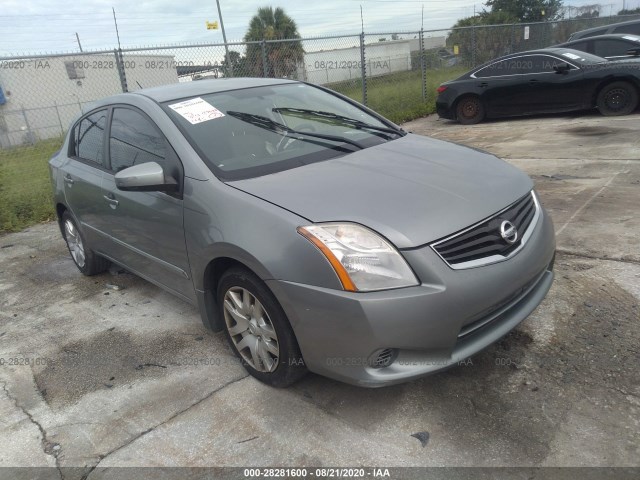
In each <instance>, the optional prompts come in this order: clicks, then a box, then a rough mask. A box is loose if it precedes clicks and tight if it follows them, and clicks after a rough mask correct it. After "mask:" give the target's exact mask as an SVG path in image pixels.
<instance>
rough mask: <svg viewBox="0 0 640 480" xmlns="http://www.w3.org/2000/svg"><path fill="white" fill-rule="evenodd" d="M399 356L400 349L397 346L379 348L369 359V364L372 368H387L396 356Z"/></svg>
mask: <svg viewBox="0 0 640 480" xmlns="http://www.w3.org/2000/svg"><path fill="white" fill-rule="evenodd" d="M397 356H398V351H397V350H396V349H395V348H384V349H382V350H377V351H375V352H374V353H373V355H371V357H370V359H369V365H371V368H376V369H378V368H385V367H388V366H389V365H391V364H392V363H393V362H394V360H395V359H396V357H397Z"/></svg>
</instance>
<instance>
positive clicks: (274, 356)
mask: <svg viewBox="0 0 640 480" xmlns="http://www.w3.org/2000/svg"><path fill="white" fill-rule="evenodd" d="M218 305H219V308H221V310H222V311H221V314H222V318H223V319H224V323H225V331H226V333H227V339H228V340H229V343H230V345H231V348H232V349H233V351H234V352H235V354H236V355H237V356H238V357H239V358H240V359H241V361H242V365H243V366H244V367H245V369H246V370H247V371H248V372H249V373H250V374H251V375H252V376H254V377H255V378H257V379H258V380H260V381H261V382H263V383H266V384H268V385H271V386H273V387H288V386H290V385H292V384H293V383H295V382H297V381H298V380H299V379H300V378H302V377H303V376H304V375H305V374H306V373H307V369H306V367H305V366H304V362H303V360H302V355H301V353H300V348H299V347H298V342H297V341H296V338H295V335H294V333H293V329H292V328H291V325H290V324H289V320H288V319H287V316H286V314H285V313H284V310H282V307H281V306H280V304H279V303H278V301H277V299H276V298H275V296H274V295H273V293H271V291H270V290H269V289H268V287H267V286H266V285H265V284H264V282H262V280H260V279H259V278H258V277H257V276H256V275H255V274H253V273H252V272H250V271H249V270H247V269H244V268H239V267H233V268H230V269H229V270H227V271H226V272H225V273H224V274H223V275H222V277H221V278H220V282H219V283H218Z"/></svg>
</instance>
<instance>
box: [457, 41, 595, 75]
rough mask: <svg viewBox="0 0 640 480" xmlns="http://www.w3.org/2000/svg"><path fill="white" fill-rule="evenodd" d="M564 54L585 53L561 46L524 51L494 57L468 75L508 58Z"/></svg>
mask: <svg viewBox="0 0 640 480" xmlns="http://www.w3.org/2000/svg"><path fill="white" fill-rule="evenodd" d="M565 52H575V53H576V55H584V54H585V53H586V52H583V51H581V50H574V49H572V48H568V47H561V46H557V47H556V46H554V47H547V48H540V49H538V50H525V51H524V52H516V53H510V54H509V55H504V56H502V57H496V58H494V59H492V60H489V61H488V62H485V63H483V64H482V65H478V66H477V67H474V68H472V69H471V70H470V71H469V72H468V73H473V72H477V71H478V70H480V69H481V68H484V67H486V66H487V65H490V64H492V63H495V62H498V61H500V60H506V59H509V58H514V57H521V56H524V55H550V54H555V55H561V54H562V53H565ZM590 55H593V54H590ZM602 61H603V62H604V61H605V59H604V58H603V59H602Z"/></svg>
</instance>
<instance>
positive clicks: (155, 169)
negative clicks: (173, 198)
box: [115, 162, 178, 192]
mask: <svg viewBox="0 0 640 480" xmlns="http://www.w3.org/2000/svg"><path fill="white" fill-rule="evenodd" d="M115 180H116V187H118V190H123V191H125V192H176V191H178V182H176V181H175V179H173V178H171V177H168V178H165V175H164V170H163V169H162V167H161V166H160V165H158V164H157V163H156V162H147V163H141V164H140V165H134V166H132V167H129V168H125V169H124V170H120V171H119V172H118V173H116V176H115Z"/></svg>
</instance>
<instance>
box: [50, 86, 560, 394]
mask: <svg viewBox="0 0 640 480" xmlns="http://www.w3.org/2000/svg"><path fill="white" fill-rule="evenodd" d="M50 166H51V176H52V181H53V185H54V193H55V205H56V211H57V213H58V219H59V223H60V227H61V232H62V235H63V237H64V239H65V240H66V242H67V245H68V247H69V251H70V253H71V256H72V258H73V261H74V262H75V263H76V265H77V266H78V268H79V270H80V271H81V272H82V273H83V274H85V275H94V274H97V273H100V272H102V271H104V270H105V269H106V267H107V266H108V264H109V263H110V262H113V263H116V264H118V265H121V266H122V267H124V268H126V269H127V270H129V271H131V272H133V273H135V274H137V275H139V276H141V277H143V278H145V279H147V280H148V281H150V282H152V283H154V284H156V285H158V286H160V287H162V288H164V289H166V290H167V291H169V292H171V293H173V294H175V295H177V296H178V297H180V298H182V299H184V300H185V301H187V302H190V303H192V304H194V305H196V306H197V307H198V308H199V310H200V313H201V316H202V320H203V322H204V324H205V325H206V326H207V327H208V328H210V329H212V330H214V331H220V330H224V331H225V332H226V334H227V336H228V339H229V342H230V344H231V346H232V348H233V350H234V351H235V352H236V353H237V355H238V356H239V358H240V359H241V360H242V362H243V364H244V365H245V367H246V368H247V370H248V371H249V372H250V373H251V374H252V375H253V376H254V377H256V378H257V379H259V380H261V381H263V382H266V383H268V384H270V385H273V386H278V387H283V386H288V385H290V384H292V383H293V382H295V381H296V380H298V379H299V378H301V377H302V376H303V375H304V374H305V373H306V372H307V371H308V370H310V371H312V372H316V373H319V374H322V375H326V376H328V377H332V378H335V379H338V380H341V381H345V382H349V383H353V384H357V385H362V386H369V387H374V386H383V385H388V384H393V383H398V382H403V381H407V380H410V379H414V378H417V377H420V376H423V375H426V374H429V373H432V372H436V371H439V370H442V369H445V368H449V367H451V366H455V365H456V364H458V363H460V362H462V361H465V360H466V359H467V358H468V357H469V356H470V355H473V354H475V353H476V352H478V351H479V350H481V349H483V348H484V347H486V346H487V345H489V344H491V343H493V342H495V341H496V340H498V339H499V338H500V337H502V336H503V335H505V334H506V333H507V332H509V331H510V330H511V329H513V328H514V327H515V326H516V325H518V323H520V322H521V321H522V320H524V319H525V318H526V317H527V316H528V315H529V314H530V313H531V312H532V311H533V310H534V309H535V308H536V307H537V306H538V304H539V303H540V302H541V301H542V300H543V298H544V296H545V295H546V293H547V291H548V290H549V288H550V286H551V283H552V280H553V259H554V252H555V242H554V232H553V226H552V223H551V220H550V218H549V216H548V215H547V214H546V213H545V211H544V209H543V208H542V206H541V205H540V201H539V199H538V198H537V196H536V194H535V192H534V190H533V184H532V182H531V180H530V179H529V177H527V176H526V175H525V174H524V173H522V172H520V171H519V170H517V169H516V168H514V167H512V166H510V165H509V164H507V163H505V162H503V161H502V160H500V159H498V158H496V157H494V156H493V155H491V154H488V153H486V152H482V151H478V150H475V149H470V148H467V147H464V146H460V145H456V144H452V143H447V142H443V141H439V140H435V139H432V138H428V137H421V136H417V135H413V134H410V133H407V132H405V131H404V130H402V129H401V128H399V127H398V126H397V125H394V124H393V123H391V122H389V121H388V120H386V119H384V118H382V117H381V116H379V115H377V114H376V113H374V112H373V111H371V110H369V109H367V108H366V107H363V106H362V105H359V104H358V103H356V102H353V101H352V100H350V99H348V98H345V97H343V96H341V95H339V94H336V93H335V92H332V91H330V90H327V89H324V88H321V87H317V86H313V85H309V84H306V83H301V82H295V81H290V80H276V79H222V80H211V81H200V82H193V83H189V84H178V85H168V86H165V87H160V88H154V89H148V90H140V91H137V92H135V93H128V94H122V95H117V96H114V97H110V98H106V99H104V100H102V101H100V102H98V103H96V104H95V105H94V106H93V108H92V110H91V111H89V112H87V113H85V114H84V115H82V116H81V117H80V118H78V120H77V121H76V122H75V123H74V124H73V125H72V127H71V129H70V130H69V134H68V135H67V138H66V140H65V142H64V145H63V147H62V149H61V150H60V152H58V153H57V154H56V155H55V156H54V157H53V158H52V159H51V160H50Z"/></svg>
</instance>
